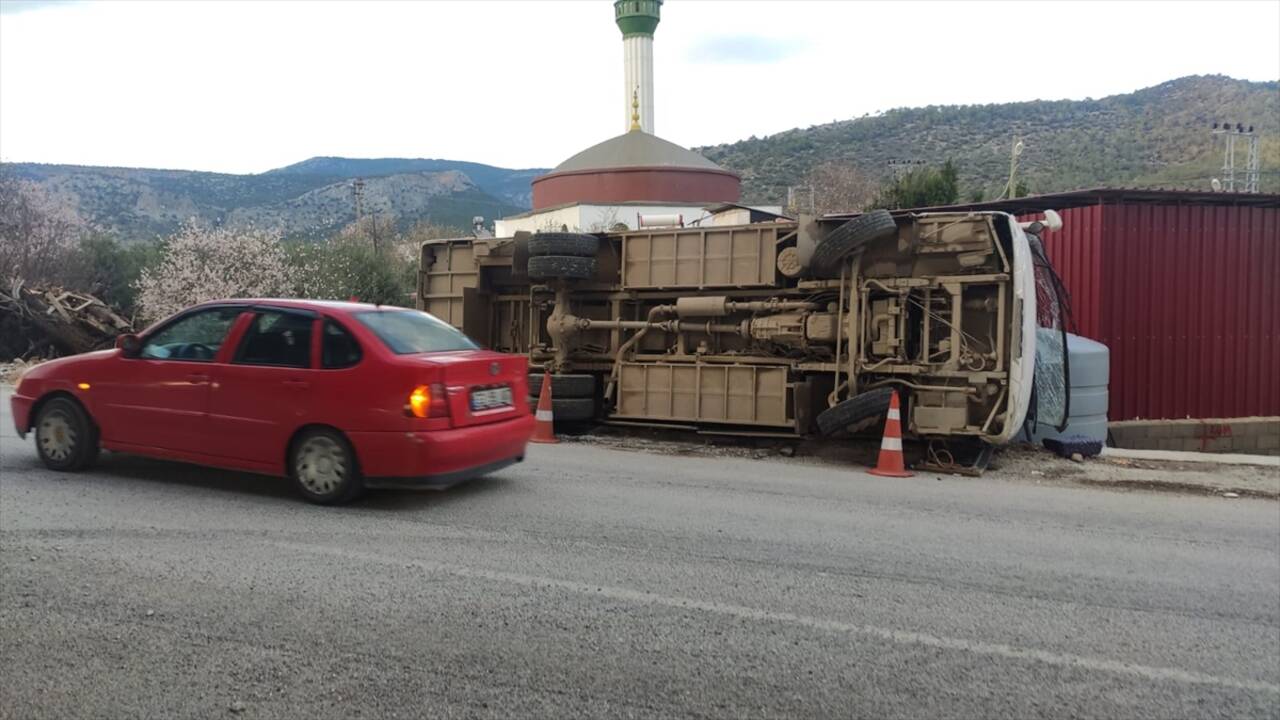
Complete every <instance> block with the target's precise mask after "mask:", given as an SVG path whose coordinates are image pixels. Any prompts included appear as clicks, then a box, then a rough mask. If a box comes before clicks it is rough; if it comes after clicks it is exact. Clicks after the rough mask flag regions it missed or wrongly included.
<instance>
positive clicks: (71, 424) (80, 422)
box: [36, 397, 98, 472]
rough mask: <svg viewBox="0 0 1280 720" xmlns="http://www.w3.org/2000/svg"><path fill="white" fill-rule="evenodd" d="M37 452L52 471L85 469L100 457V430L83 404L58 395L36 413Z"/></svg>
mask: <svg viewBox="0 0 1280 720" xmlns="http://www.w3.org/2000/svg"><path fill="white" fill-rule="evenodd" d="M36 452H37V453H39V454H40V460H41V461H42V462H44V464H45V467H47V468H49V469H50V470H58V471H60V472H75V471H77V470H84V469H85V468H87V467H89V466H90V465H92V464H93V461H94V460H96V459H97V458H98V433H97V429H96V428H94V426H93V422H92V421H90V420H89V415H88V413H86V412H85V411H84V408H83V407H81V406H80V403H78V402H76V401H75V400H72V399H71V398H66V397H56V398H53V399H52V400H50V401H48V402H46V403H44V404H43V405H41V407H40V411H39V412H38V413H37V414H36Z"/></svg>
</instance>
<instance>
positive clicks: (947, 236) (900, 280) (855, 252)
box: [418, 210, 1042, 444]
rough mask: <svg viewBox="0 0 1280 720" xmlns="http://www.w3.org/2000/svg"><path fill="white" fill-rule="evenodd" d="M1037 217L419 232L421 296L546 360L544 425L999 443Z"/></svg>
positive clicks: (422, 303) (1005, 435)
mask: <svg viewBox="0 0 1280 720" xmlns="http://www.w3.org/2000/svg"><path fill="white" fill-rule="evenodd" d="M1041 227H1042V225H1041V224H1040V223H1019V222H1018V221H1017V220H1016V219H1015V218H1014V217H1012V216H1010V215H1008V214H1005V213H1000V212H939V213H918V214H912V213H899V214H896V215H895V214H891V213H889V212H887V211H883V210H878V211H872V212H868V213H865V214H860V215H853V216H826V217H803V216H802V217H801V218H800V219H799V220H777V221H770V222H760V223H752V224H747V225H735V226H721V227H716V226H712V227H659V228H643V229H640V230H627V231H622V232H610V233H601V234H582V233H571V232H545V233H534V234H528V233H517V234H516V236H515V237H510V238H459V239H449V240H436V241H430V242H427V243H426V244H424V245H423V247H422V264H421V268H420V276H419V285H418V303H419V307H420V308H422V309H424V310H427V311H428V312H431V313H432V314H434V315H436V316H437V317H439V318H441V319H443V320H445V321H447V322H449V323H451V324H453V325H454V326H456V327H458V328H460V329H462V330H463V331H464V332H465V333H467V334H468V335H470V336H471V337H472V338H473V339H475V340H476V341H477V342H480V343H482V344H484V345H485V346H487V347H489V348H492V349H495V350H501V351H506V352H513V353H520V354H526V355H527V356H528V357H529V360H530V367H531V368H536V374H534V375H531V377H530V378H529V380H530V388H531V394H532V395H535V396H536V394H537V392H538V389H539V387H540V385H541V381H542V373H543V371H544V369H546V370H550V372H551V374H552V377H551V380H552V390H553V397H554V412H555V418H556V420H557V422H560V421H587V420H598V421H609V422H616V423H635V424H659V425H663V426H670V427H681V428H686V429H695V430H697V431H699V432H708V433H731V434H735V435H777V434H783V435H801V436H804V435H812V434H823V435H833V434H837V433H843V432H848V431H856V430H858V429H859V428H864V427H867V426H869V425H872V424H874V423H876V422H877V421H879V420H880V419H881V418H882V417H883V416H884V415H885V413H886V411H887V409H888V405H889V401H890V396H891V394H892V393H893V391H895V390H896V391H897V392H898V394H899V396H900V399H901V403H902V408H903V414H902V418H903V425H904V430H905V431H906V432H907V433H908V435H914V436H916V437H919V438H923V439H927V440H934V441H942V442H944V443H956V442H958V441H965V440H967V441H981V442H982V443H983V444H1000V443H1004V442H1007V441H1008V440H1010V439H1011V438H1012V437H1013V435H1014V434H1015V433H1017V432H1018V431H1019V429H1020V428H1021V426H1022V424H1023V419H1024V417H1025V416H1026V414H1027V410H1028V407H1029V404H1030V403H1031V396H1032V386H1033V369H1034V368H1033V366H1034V358H1035V345H1036V343H1035V338H1036V332H1035V328H1036V289H1035V279H1034V272H1033V255H1034V252H1035V248H1037V247H1038V246H1039V242H1038V240H1036V236H1035V233H1037V232H1039V231H1040V229H1041Z"/></svg>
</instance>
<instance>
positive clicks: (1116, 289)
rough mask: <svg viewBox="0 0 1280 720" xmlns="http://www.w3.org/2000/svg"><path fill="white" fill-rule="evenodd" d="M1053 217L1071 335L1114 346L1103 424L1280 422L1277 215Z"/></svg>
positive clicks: (1133, 207) (1120, 208) (1101, 209)
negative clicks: (1273, 418)
mask: <svg viewBox="0 0 1280 720" xmlns="http://www.w3.org/2000/svg"><path fill="white" fill-rule="evenodd" d="M1061 214H1062V219H1063V229H1062V230H1061V231H1059V232H1056V233H1047V234H1046V236H1045V246H1046V250H1047V251H1048V252H1049V256H1050V258H1051V259H1052V260H1053V264H1054V266H1055V267H1056V268H1057V270H1058V273H1059V275H1061V276H1062V279H1063V283H1064V284H1065V285H1066V286H1067V289H1068V291H1069V292H1070V293H1071V303H1072V310H1073V314H1074V317H1075V320H1076V324H1077V326H1078V327H1079V332H1080V334H1082V335H1084V336H1086V337H1091V338H1093V339H1095V340H1098V341H1099V342H1102V343H1105V344H1106V345H1107V346H1109V347H1110V348H1111V387H1110V395H1111V397H1110V412H1109V415H1110V418H1111V419H1112V420H1132V419H1137V418H1184V417H1193V418H1209V417H1245V416H1250V415H1280V311H1278V310H1280V210H1277V209H1276V208H1245V207H1219V206H1205V205H1184V204H1177V203H1169V204H1158V205H1156V204H1110V205H1094V206H1089V207H1081V208H1070V209H1067V210H1063V211H1061Z"/></svg>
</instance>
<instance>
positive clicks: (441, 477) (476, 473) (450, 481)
mask: <svg viewBox="0 0 1280 720" xmlns="http://www.w3.org/2000/svg"><path fill="white" fill-rule="evenodd" d="M523 460H524V456H523V455H521V456H520V457H514V458H508V459H506V460H499V461H497V462H493V463H489V464H488V465H481V466H479V467H472V468H463V469H462V470H454V471H453V472H446V473H435V474H432V475H417V476H414V477H370V478H365V480H364V486H365V487H368V488H375V489H383V490H386V489H393V490H408V489H414V488H430V489H433V490H444V489H445V488H450V487H453V486H454V485H457V484H458V483H463V482H466V481H468V480H474V479H475V478H478V477H482V476H484V475H488V474H489V473H492V472H497V471H499V470H501V469H502V468H504V467H510V466H512V465H515V464H516V463H518V462H522V461H523Z"/></svg>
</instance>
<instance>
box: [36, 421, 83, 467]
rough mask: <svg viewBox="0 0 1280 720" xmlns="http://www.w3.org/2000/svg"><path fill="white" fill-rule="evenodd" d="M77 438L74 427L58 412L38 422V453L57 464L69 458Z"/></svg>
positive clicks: (73, 450)
mask: <svg viewBox="0 0 1280 720" xmlns="http://www.w3.org/2000/svg"><path fill="white" fill-rule="evenodd" d="M77 437H78V436H77V434H76V429H75V427H73V426H72V424H71V422H70V420H68V419H67V416H66V415H63V414H62V413H60V412H52V413H49V414H48V415H45V416H44V418H42V419H41V420H40V427H39V429H38V430H37V431H36V442H38V443H39V444H40V451H41V452H43V453H44V456H45V457H47V458H49V459H50V460H54V461H57V462H61V461H63V460H66V459H67V458H69V457H71V453H73V452H75V449H76V439H77Z"/></svg>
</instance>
